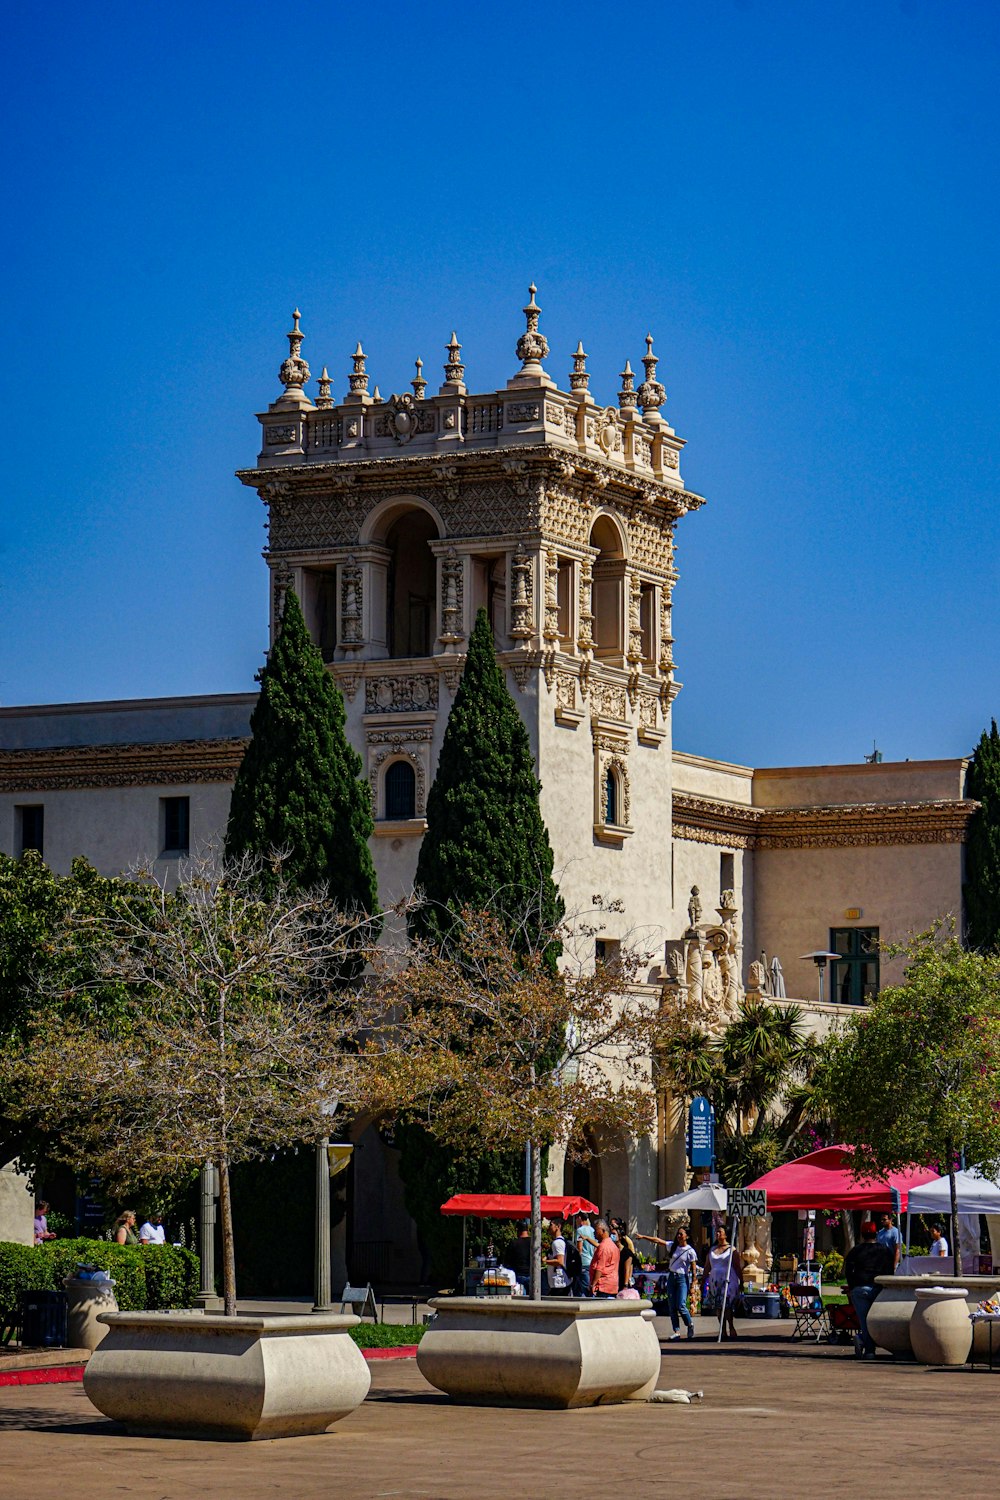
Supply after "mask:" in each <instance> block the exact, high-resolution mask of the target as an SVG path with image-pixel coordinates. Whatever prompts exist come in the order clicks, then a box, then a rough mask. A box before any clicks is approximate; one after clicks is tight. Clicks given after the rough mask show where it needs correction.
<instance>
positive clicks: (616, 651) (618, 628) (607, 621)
mask: <svg viewBox="0 0 1000 1500" xmlns="http://www.w3.org/2000/svg"><path fill="white" fill-rule="evenodd" d="M590 545H591V546H592V547H596V548H597V549H598V551H597V557H596V558H595V559H594V585H593V603H592V606H591V608H592V609H593V613H594V622H593V626H592V631H593V636H594V651H595V654H596V655H597V656H621V655H622V654H623V652H624V650H625V647H624V644H623V641H624V620H625V609H624V601H625V550H624V544H623V542H622V537H621V533H620V531H619V530H618V527H617V526H616V525H615V523H614V521H612V520H611V518H610V516H598V518H597V520H596V521H595V522H594V525H593V527H592V528H591V532H590Z"/></svg>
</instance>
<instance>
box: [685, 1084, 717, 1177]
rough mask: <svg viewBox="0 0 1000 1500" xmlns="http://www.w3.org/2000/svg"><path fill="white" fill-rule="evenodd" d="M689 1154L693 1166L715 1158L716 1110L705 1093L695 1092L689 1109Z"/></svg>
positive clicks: (708, 1165) (709, 1161) (706, 1165)
mask: <svg viewBox="0 0 1000 1500" xmlns="http://www.w3.org/2000/svg"><path fill="white" fill-rule="evenodd" d="M687 1154H688V1161H689V1162H690V1163H691V1165H692V1167H710V1166H711V1165H712V1162H713V1161H714V1160H715V1110H714V1109H713V1108H712V1106H711V1104H710V1103H709V1101H708V1100H707V1099H706V1098H705V1096H704V1095H703V1094H695V1096H694V1098H693V1099H692V1100H691V1107H690V1109H689V1110H688V1128H687Z"/></svg>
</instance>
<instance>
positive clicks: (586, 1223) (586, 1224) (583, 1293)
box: [573, 1214, 597, 1297]
mask: <svg viewBox="0 0 1000 1500" xmlns="http://www.w3.org/2000/svg"><path fill="white" fill-rule="evenodd" d="M573 1239H574V1243H575V1245H576V1248H577V1250H578V1251H579V1253H580V1279H579V1282H578V1283H577V1284H576V1285H575V1286H574V1291H575V1293H576V1296H578V1297H589V1296H590V1295H591V1291H590V1262H591V1261H592V1260H593V1258H594V1251H595V1250H596V1249H597V1236H596V1235H595V1234H594V1231H593V1229H591V1227H590V1215H589V1214H581V1215H580V1219H579V1222H578V1223H577V1226H576V1234H575V1235H574V1236H573Z"/></svg>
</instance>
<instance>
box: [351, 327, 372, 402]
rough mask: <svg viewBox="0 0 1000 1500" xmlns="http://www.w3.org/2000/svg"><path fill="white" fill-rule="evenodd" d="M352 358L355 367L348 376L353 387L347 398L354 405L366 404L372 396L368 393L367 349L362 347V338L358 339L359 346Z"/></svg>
mask: <svg viewBox="0 0 1000 1500" xmlns="http://www.w3.org/2000/svg"><path fill="white" fill-rule="evenodd" d="M351 359H352V361H353V363H354V369H353V370H352V371H351V373H350V375H349V376H348V380H349V382H350V387H351V389H350V393H349V394H348V396H347V397H346V398H345V400H347V401H349V402H352V403H353V404H354V405H358V404H359V403H362V404H366V403H367V402H369V401H371V399H372V398H371V396H369V394H368V372H367V370H366V369H365V351H364V350H363V349H362V347H361V340H360V339H359V340H358V347H357V348H356V349H355V351H354V353H353V354H352V355H351Z"/></svg>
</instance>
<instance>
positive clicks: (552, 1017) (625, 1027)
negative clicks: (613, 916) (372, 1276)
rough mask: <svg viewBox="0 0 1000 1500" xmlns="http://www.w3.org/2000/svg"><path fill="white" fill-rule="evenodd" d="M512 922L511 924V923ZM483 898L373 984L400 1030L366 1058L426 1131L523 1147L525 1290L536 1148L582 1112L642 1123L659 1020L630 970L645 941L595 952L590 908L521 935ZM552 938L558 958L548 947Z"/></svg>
mask: <svg viewBox="0 0 1000 1500" xmlns="http://www.w3.org/2000/svg"><path fill="white" fill-rule="evenodd" d="M512 927H513V930H512ZM529 928H530V924H529V923H525V924H524V926H523V928H518V927H517V926H516V924H511V923H510V921H509V917H505V918H504V919H501V917H500V915H499V914H498V913H497V912H496V911H492V910H486V911H476V910H472V909H464V910H462V911H461V912H460V913H458V915H457V916H456V917H455V918H454V920H453V921H452V923H451V926H450V928H449V929H448V931H447V932H446V933H444V934H443V936H442V937H440V938H438V939H437V941H436V944H435V946H434V947H431V946H428V945H423V944H420V943H418V944H416V945H415V947H414V949H413V951H412V953H411V954H410V958H409V962H408V964H407V965H406V967H405V968H403V969H402V970H401V971H400V972H397V973H395V974H392V975H389V976H388V977H387V981H386V991H385V997H386V998H387V999H388V1000H389V1002H390V1003H391V1006H392V1011H393V1015H394V1020H395V1025H396V1027H397V1028H398V1035H399V1037H400V1038H401V1041H402V1044H401V1045H399V1046H398V1047H392V1048H386V1047H382V1048H381V1051H380V1055H379V1056H378V1058H377V1059H374V1060H373V1067H374V1068H375V1071H376V1072H377V1074H378V1080H379V1091H380V1093H381V1094H382V1096H383V1098H385V1099H388V1100H392V1101H394V1104H395V1108H396V1109H397V1111H398V1112H399V1113H401V1114H403V1115H408V1116H409V1117H410V1118H415V1119H419V1120H420V1121H421V1123H422V1124H423V1125H425V1127H426V1128H427V1129H428V1130H430V1131H431V1133H432V1134H433V1135H435V1136H436V1137H437V1138H438V1139H440V1140H442V1141H445V1142H447V1143H451V1144H456V1145H459V1144H461V1145H465V1144H467V1143H468V1142H469V1141H470V1140H473V1141H476V1142H478V1143H481V1144H482V1145H483V1146H484V1147H486V1148H487V1149H494V1150H500V1149H511V1148H514V1147H516V1148H519V1149H522V1150H523V1149H524V1148H525V1147H528V1146H530V1147H531V1164H532V1175H531V1223H532V1232H531V1243H532V1270H531V1295H532V1297H534V1298H538V1297H540V1296H541V1157H542V1149H543V1148H544V1147H545V1146H546V1145H548V1144H550V1143H552V1142H554V1141H559V1140H568V1139H570V1137H571V1136H573V1135H574V1134H575V1133H578V1132H579V1131H580V1130H581V1129H582V1128H583V1127H584V1126H586V1125H588V1124H597V1123H600V1124H602V1125H604V1126H606V1127H608V1128H612V1129H613V1128H615V1127H625V1128H626V1129H627V1130H628V1131H629V1132H630V1133H632V1134H642V1133H643V1132H644V1131H645V1130H647V1129H649V1128H650V1127H651V1125H652V1123H653V1120H654V1118H655V1096H654V1092H653V1088H652V1085H651V1078H652V1064H651V1059H652V1056H653V1053H654V1050H655V1047H656V1045H657V1039H658V1036H659V1029H660V1025H661V1021H660V1016H659V1006H658V1000H657V998H656V997H654V996H651V995H650V993H649V992H648V991H645V992H644V991H643V990H642V988H641V984H640V980H641V975H642V971H643V968H644V966H645V965H646V964H647V963H648V959H649V955H648V954H645V953H642V952H640V951H637V950H636V949H635V948H634V947H631V946H629V945H627V944H622V945H621V946H619V947H616V948H615V954H614V959H613V961H608V962H603V963H601V962H599V963H597V964H596V966H595V965H594V962H593V954H594V933H595V931H597V930H598V928H597V927H596V926H595V925H593V924H592V923H590V922H586V921H581V920H578V921H575V922H573V921H571V922H565V923H563V924H561V925H560V927H559V928H558V929H553V930H551V931H542V932H539V933H536V934H535V936H534V938H533V939H531V940H530V941H529V940H528V932H529ZM553 942H559V943H560V944H561V945H562V953H563V957H562V960H561V966H562V967H561V972H553V968H552V966H551V964H550V963H549V961H548V954H549V953H550V952H551V945H552V943H553Z"/></svg>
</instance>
